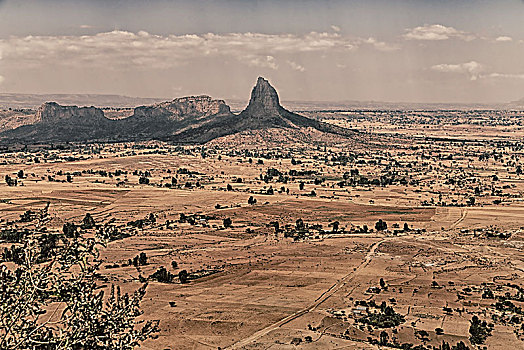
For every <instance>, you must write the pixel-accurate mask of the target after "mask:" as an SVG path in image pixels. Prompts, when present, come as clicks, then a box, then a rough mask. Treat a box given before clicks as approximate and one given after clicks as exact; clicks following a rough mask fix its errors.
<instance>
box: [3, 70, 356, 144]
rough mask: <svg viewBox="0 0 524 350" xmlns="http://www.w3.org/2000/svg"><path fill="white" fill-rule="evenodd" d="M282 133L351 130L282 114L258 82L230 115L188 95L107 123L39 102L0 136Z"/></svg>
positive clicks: (174, 137)
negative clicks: (27, 119)
mask: <svg viewBox="0 0 524 350" xmlns="http://www.w3.org/2000/svg"><path fill="white" fill-rule="evenodd" d="M274 128H284V129H293V130H301V129H304V128H309V129H314V130H317V131H320V132H323V133H332V134H337V135H342V136H351V135H354V131H351V130H348V129H345V128H342V127H337V126H333V125H330V124H327V123H323V122H320V121H317V120H314V119H310V118H307V117H304V116H301V115H298V114H295V113H292V112H290V111H288V110H286V109H284V108H283V107H282V106H281V105H280V102H279V98H278V94H277V92H276V90H275V89H274V88H273V87H272V86H271V85H270V84H269V82H268V81H267V80H265V79H264V78H258V80H257V84H256V86H255V87H254V88H253V90H252V92H251V99H250V101H249V105H248V106H247V107H246V109H245V110H243V111H242V112H241V113H240V114H238V115H237V114H233V113H232V112H231V110H230V107H229V106H228V105H227V104H226V103H225V102H224V101H222V100H215V99H212V98H211V97H209V96H190V97H182V98H177V99H174V100H172V101H167V102H161V103H156V104H153V105H149V106H140V107H136V108H135V109H134V112H133V115H131V116H130V117H127V118H123V119H109V118H107V117H106V116H105V115H104V112H103V110H101V109H99V108H96V107H77V106H61V105H59V104H58V103H56V102H46V103H44V104H43V105H42V106H41V107H40V108H39V109H38V111H37V112H36V116H35V118H34V122H33V123H31V124H29V125H24V126H20V127H18V128H16V129H13V130H7V131H4V132H2V133H0V140H1V141H2V142H3V143H13V142H17V143H48V142H69V141H134V140H152V139H157V140H165V141H172V142H176V143H205V142H208V141H211V140H213V139H216V138H218V137H222V136H226V135H232V134H236V133H239V132H243V131H248V130H268V129H274Z"/></svg>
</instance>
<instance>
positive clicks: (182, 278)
mask: <svg viewBox="0 0 524 350" xmlns="http://www.w3.org/2000/svg"><path fill="white" fill-rule="evenodd" d="M188 277H189V274H188V273H187V271H186V270H182V271H180V272H179V273H178V279H179V280H180V283H186V282H187V279H188Z"/></svg>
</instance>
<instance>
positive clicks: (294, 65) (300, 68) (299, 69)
mask: <svg viewBox="0 0 524 350" xmlns="http://www.w3.org/2000/svg"><path fill="white" fill-rule="evenodd" d="M287 64H289V66H290V67H291V68H292V69H294V70H297V71H299V72H305V71H306V68H304V67H303V66H301V65H300V64H298V63H296V62H293V61H287Z"/></svg>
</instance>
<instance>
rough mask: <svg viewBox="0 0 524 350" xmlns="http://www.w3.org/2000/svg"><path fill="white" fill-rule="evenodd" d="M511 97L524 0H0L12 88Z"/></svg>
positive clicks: (1, 72)
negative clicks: (259, 86) (268, 89)
mask: <svg viewBox="0 0 524 350" xmlns="http://www.w3.org/2000/svg"><path fill="white" fill-rule="evenodd" d="M258 76H263V77H265V78H267V79H269V80H270V82H271V83H272V84H273V85H274V86H275V88H276V89H277V90H278V91H279V94H280V96H281V99H282V100H284V101H285V100H288V101H389V102H428V103H434V102H455V103H456V102H464V103H478V102H481V103H482V102H484V103H498V102H509V101H514V100H518V99H521V98H524V0H497V1H492V0H418V1H415V0H382V1H380V0H345V1H342V0H340V1H339V0H325V1H318V0H317V1H311V0H259V1H256V0H214V1H213V0H207V1H205V0H186V1H176V0H175V1H168V0H142V1H138V0H45V1H44V0H0V93H1V92H18V93H98V94H122V95H128V96H140V97H163V98H169V99H171V98H175V97H180V96H187V95H197V94H198V95H199V94H207V95H210V96H213V97H216V98H224V99H245V100H247V99H248V98H249V94H250V91H251V88H252V86H253V85H254V83H255V82H256V78H257V77H258Z"/></svg>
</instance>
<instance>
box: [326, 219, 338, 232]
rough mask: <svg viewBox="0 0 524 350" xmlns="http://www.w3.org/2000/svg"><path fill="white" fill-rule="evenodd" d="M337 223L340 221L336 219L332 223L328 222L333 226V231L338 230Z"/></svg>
mask: <svg viewBox="0 0 524 350" xmlns="http://www.w3.org/2000/svg"><path fill="white" fill-rule="evenodd" d="M339 225H340V223H339V222H338V221H333V222H332V223H330V224H329V226H331V227H333V232H337V231H338V227H339Z"/></svg>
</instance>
